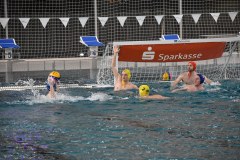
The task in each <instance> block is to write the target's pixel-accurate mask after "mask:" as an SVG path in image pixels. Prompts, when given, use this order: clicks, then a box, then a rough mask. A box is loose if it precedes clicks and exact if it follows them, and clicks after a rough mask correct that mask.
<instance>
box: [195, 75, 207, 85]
mask: <svg viewBox="0 0 240 160" xmlns="http://www.w3.org/2000/svg"><path fill="white" fill-rule="evenodd" d="M197 75H198V76H199V78H200V84H202V83H203V82H204V81H205V77H204V76H203V75H201V74H197Z"/></svg>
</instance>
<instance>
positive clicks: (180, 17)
mask: <svg viewBox="0 0 240 160" xmlns="http://www.w3.org/2000/svg"><path fill="white" fill-rule="evenodd" d="M173 16H174V17H175V19H176V20H177V22H178V24H179V23H180V22H181V21H182V17H183V15H182V14H178V15H173Z"/></svg>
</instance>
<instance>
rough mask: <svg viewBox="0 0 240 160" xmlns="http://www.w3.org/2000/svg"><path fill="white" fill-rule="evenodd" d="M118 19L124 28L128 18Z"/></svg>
mask: <svg viewBox="0 0 240 160" xmlns="http://www.w3.org/2000/svg"><path fill="white" fill-rule="evenodd" d="M117 19H118V21H119V22H120V24H121V26H122V27H123V26H124V23H125V21H126V19H127V17H117Z"/></svg>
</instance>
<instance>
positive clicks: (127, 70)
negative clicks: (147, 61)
mask: <svg viewBox="0 0 240 160" xmlns="http://www.w3.org/2000/svg"><path fill="white" fill-rule="evenodd" d="M123 72H125V73H126V74H127V75H128V79H130V78H131V71H130V70H129V69H124V70H123Z"/></svg>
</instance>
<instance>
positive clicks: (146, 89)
mask: <svg viewBox="0 0 240 160" xmlns="http://www.w3.org/2000/svg"><path fill="white" fill-rule="evenodd" d="M149 92H150V89H149V87H148V85H141V86H140V87H139V95H140V97H143V96H148V95H149Z"/></svg>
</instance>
